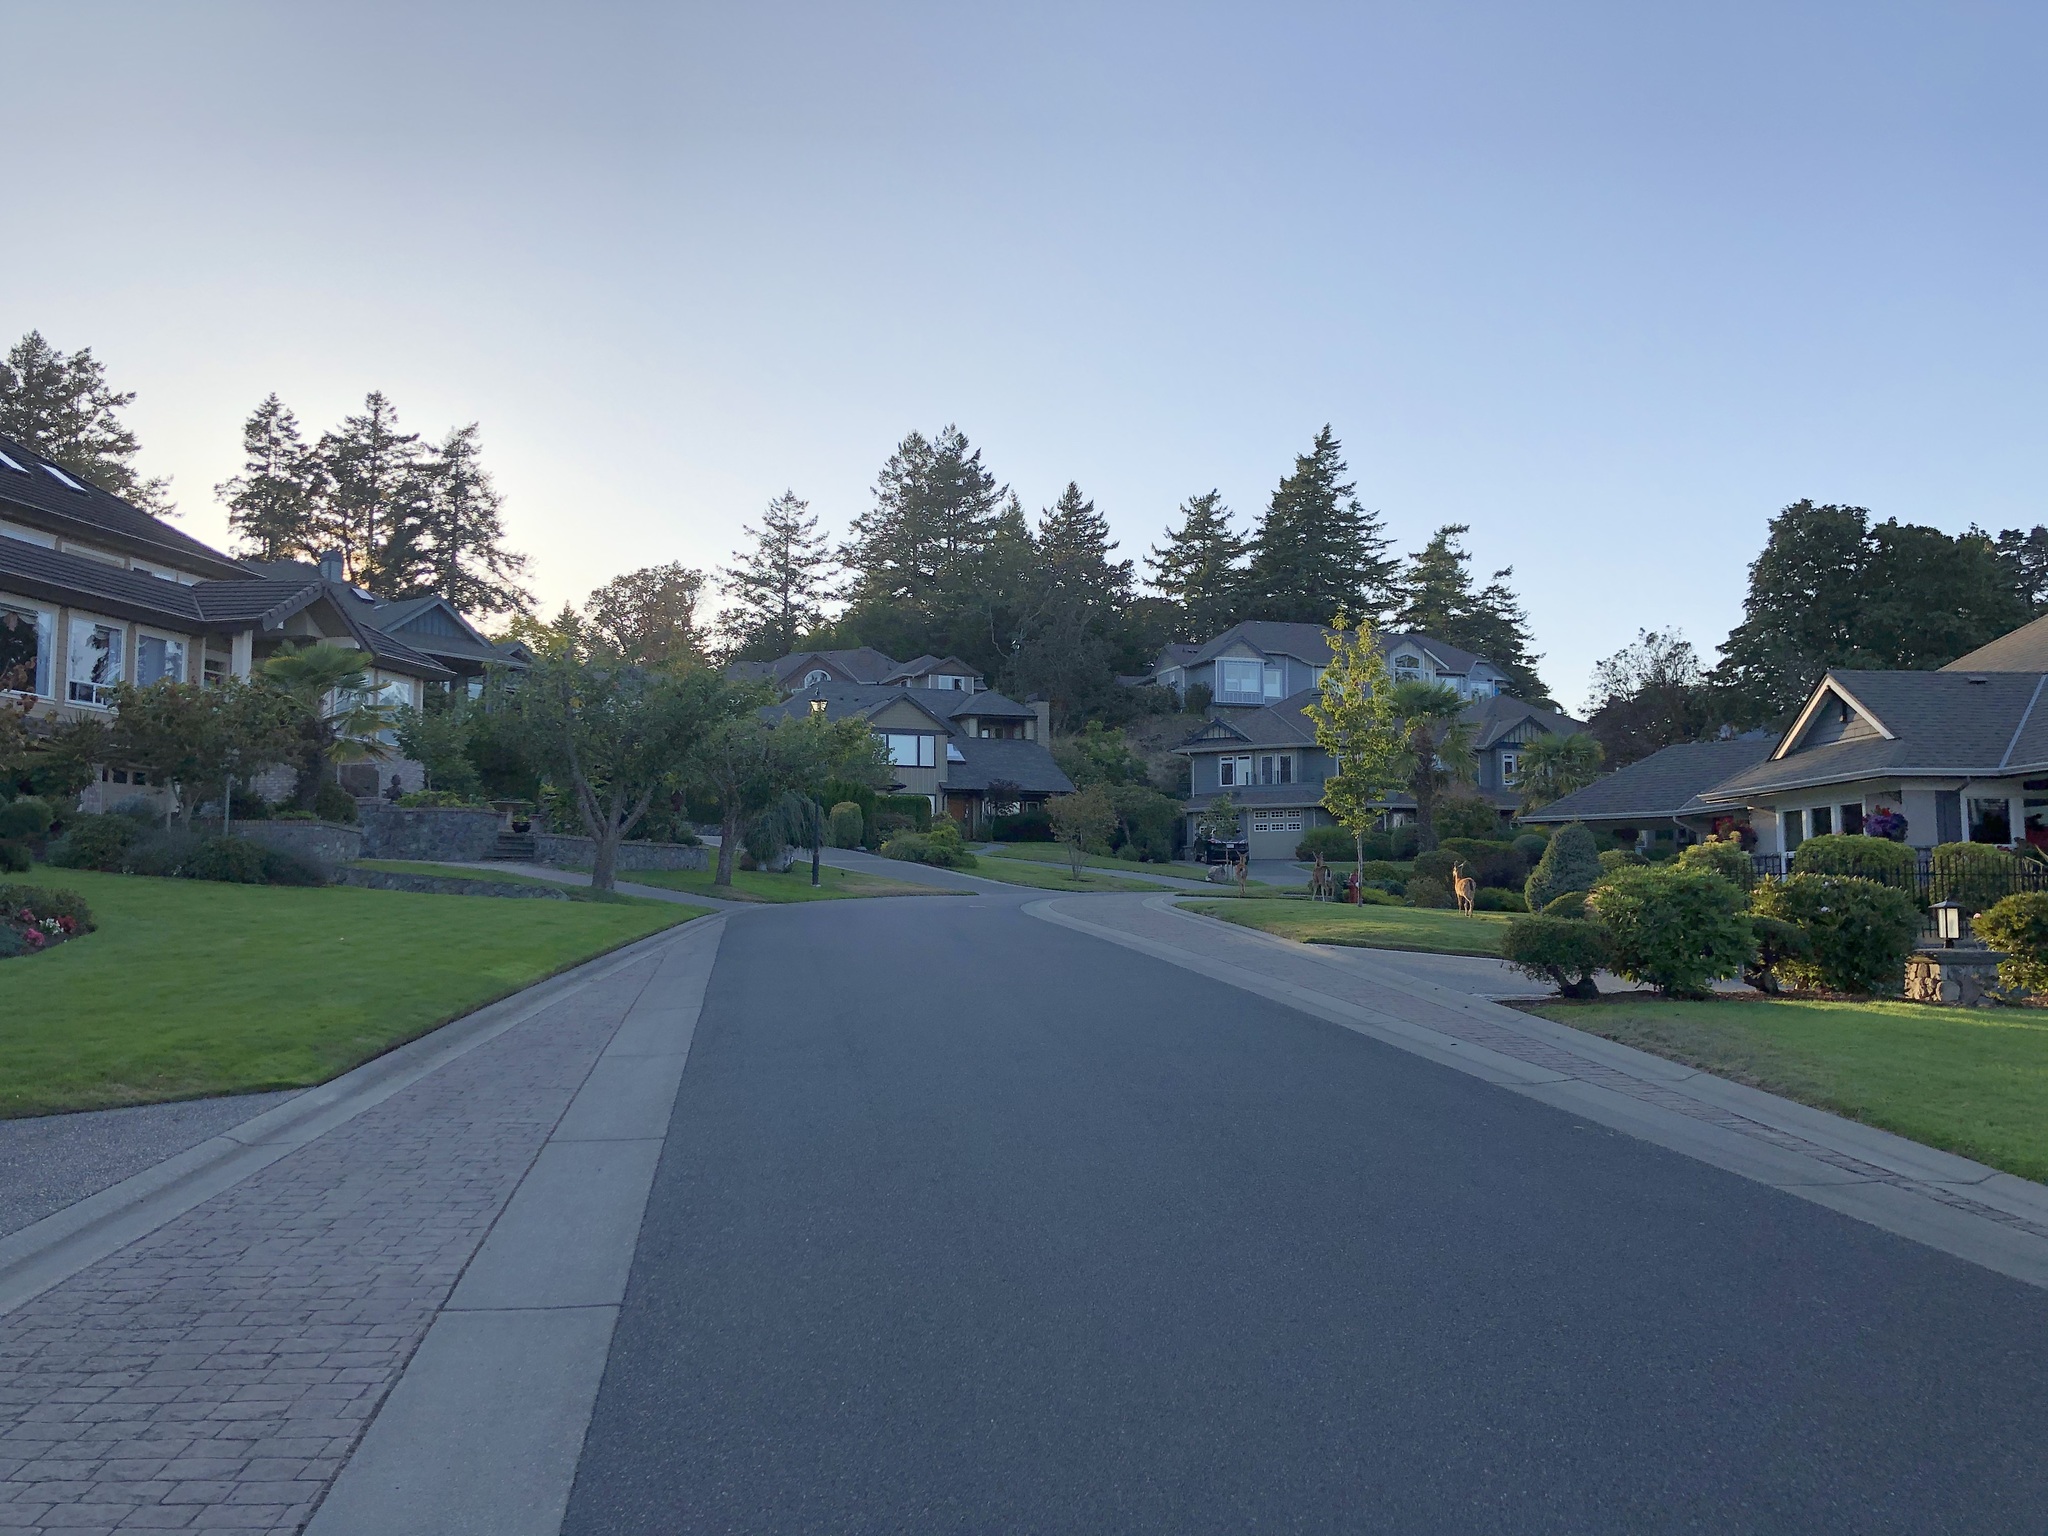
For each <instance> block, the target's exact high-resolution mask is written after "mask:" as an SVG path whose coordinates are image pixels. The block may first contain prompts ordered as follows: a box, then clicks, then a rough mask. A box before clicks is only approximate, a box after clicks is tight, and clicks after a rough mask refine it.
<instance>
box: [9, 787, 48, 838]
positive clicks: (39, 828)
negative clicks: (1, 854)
mask: <svg viewBox="0 0 2048 1536" xmlns="http://www.w3.org/2000/svg"><path fill="white" fill-rule="evenodd" d="M51 820H52V816H51V812H50V802H49V801H47V800H42V799H38V798H37V797H36V796H34V795H23V796H22V797H21V798H20V799H19V800H10V801H8V802H7V804H5V805H0V842H11V841H15V840H20V841H22V842H26V841H28V839H30V838H32V837H41V836H42V835H43V834H44V833H45V832H47V831H49V830H50V822H51Z"/></svg>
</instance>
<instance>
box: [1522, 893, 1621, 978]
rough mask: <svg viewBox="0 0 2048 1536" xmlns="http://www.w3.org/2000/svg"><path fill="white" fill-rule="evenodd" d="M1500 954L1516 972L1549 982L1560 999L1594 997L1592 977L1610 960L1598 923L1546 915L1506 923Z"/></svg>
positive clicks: (1601, 928) (1603, 931)
mask: <svg viewBox="0 0 2048 1536" xmlns="http://www.w3.org/2000/svg"><path fill="white" fill-rule="evenodd" d="M1560 899H1561V898H1560ZM1501 953H1502V954H1503V955H1505V956H1506V957H1507V961H1508V964H1510V965H1512V966H1513V967H1514V968H1515V969H1516V970H1518V971H1520V972H1521V973H1522V974H1523V975H1525V976H1532V977H1534V978H1535V979H1536V980H1538V981H1547V982H1549V983H1550V984H1551V985H1552V986H1554V987H1556V988H1557V990H1558V992H1559V994H1560V995H1561V996H1564V997H1597V996H1599V995H1600V989H1599V987H1597V986H1596V985H1595V984H1594V982H1593V974H1594V972H1596V971H1599V970H1602V969H1604V968H1605V967H1606V966H1607V965H1608V963H1609V961H1610V960H1611V959H1612V945H1611V943H1610V941H1609V939H1608V936H1607V930H1606V929H1605V928H1603V927H1601V926H1600V924H1598V923H1589V922H1584V921H1582V920H1580V919H1578V918H1568V917H1552V916H1551V915H1550V914H1549V913H1547V912H1546V913H1544V914H1543V915H1542V916H1541V917H1518V918H1516V919H1515V920H1514V921H1513V922H1511V923H1509V924H1508V931H1507V932H1506V934H1504V935H1503V936H1502V938H1501Z"/></svg>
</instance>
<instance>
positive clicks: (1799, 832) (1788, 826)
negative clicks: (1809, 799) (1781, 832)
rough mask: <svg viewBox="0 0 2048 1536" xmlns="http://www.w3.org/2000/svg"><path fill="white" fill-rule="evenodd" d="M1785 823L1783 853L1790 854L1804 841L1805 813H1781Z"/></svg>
mask: <svg viewBox="0 0 2048 1536" xmlns="http://www.w3.org/2000/svg"><path fill="white" fill-rule="evenodd" d="M1779 814H1780V815H1781V816H1783V818H1784V821H1785V851H1786V852H1787V853H1790V852H1791V851H1792V850H1793V849H1795V848H1797V847H1798V846H1799V845H1800V844H1801V843H1803V842H1805V841H1806V813H1805V812H1804V811H1782V812H1780V813H1779Z"/></svg>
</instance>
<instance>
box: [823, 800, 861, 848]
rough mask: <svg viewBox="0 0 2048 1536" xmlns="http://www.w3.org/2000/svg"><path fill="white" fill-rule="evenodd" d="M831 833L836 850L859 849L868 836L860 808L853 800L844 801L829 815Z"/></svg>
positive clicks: (834, 807) (833, 808)
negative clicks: (862, 840) (863, 839)
mask: <svg viewBox="0 0 2048 1536" xmlns="http://www.w3.org/2000/svg"><path fill="white" fill-rule="evenodd" d="M828 823H829V826H830V828H831V831H830V833H829V835H830V837H831V839H832V846H833V847H834V848H858V847H859V846H860V845H861V839H862V838H863V837H864V836H866V834H867V827H866V824H865V823H864V822H863V820H862V819H861V814H860V806H859V805H857V804H856V803H854V802H853V801H851V800H842V801H840V802H839V803H838V804H837V805H835V806H833V807H832V809H831V811H830V812H829V813H828Z"/></svg>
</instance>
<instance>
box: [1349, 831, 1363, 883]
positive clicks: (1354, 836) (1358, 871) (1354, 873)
mask: <svg viewBox="0 0 2048 1536" xmlns="http://www.w3.org/2000/svg"><path fill="white" fill-rule="evenodd" d="M1351 851H1352V852H1353V853H1355V854H1357V855H1358V858H1357V861H1356V862H1355V863H1353V864H1352V866H1351V878H1352V879H1353V880H1355V881H1357V882H1358V889H1359V892H1360V894H1363V893H1364V891H1365V828H1363V827H1353V828H1352V829H1351Z"/></svg>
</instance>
